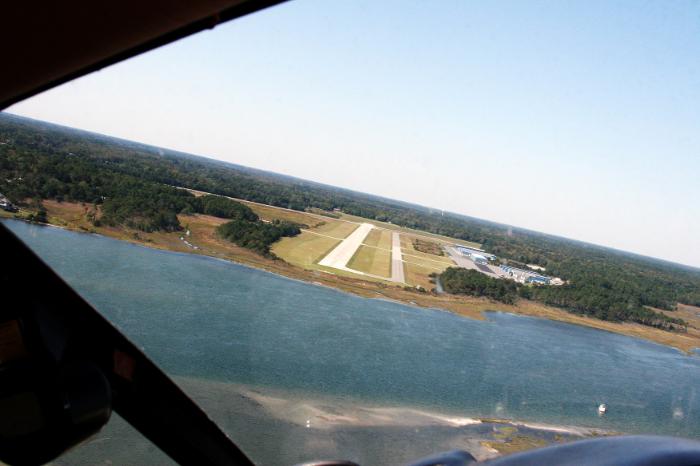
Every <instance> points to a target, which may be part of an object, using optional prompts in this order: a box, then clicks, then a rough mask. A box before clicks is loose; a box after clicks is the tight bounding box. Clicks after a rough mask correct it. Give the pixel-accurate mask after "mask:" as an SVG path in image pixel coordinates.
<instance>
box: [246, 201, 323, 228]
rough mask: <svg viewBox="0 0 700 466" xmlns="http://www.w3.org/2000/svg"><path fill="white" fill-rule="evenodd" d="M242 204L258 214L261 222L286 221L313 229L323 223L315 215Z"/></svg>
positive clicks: (247, 203)
mask: <svg viewBox="0 0 700 466" xmlns="http://www.w3.org/2000/svg"><path fill="white" fill-rule="evenodd" d="M242 204H246V205H247V206H248V207H250V208H251V209H252V210H253V212H255V213H256V214H258V217H260V218H262V219H263V220H286V221H288V222H294V223H299V224H302V225H307V226H308V227H314V226H316V225H318V224H320V223H323V222H324V221H325V220H324V219H321V218H318V217H316V216H315V215H309V214H307V213H304V212H295V211H289V210H285V209H278V208H276V207H270V206H264V205H261V204H254V203H252V202H242ZM331 220H332V219H331Z"/></svg>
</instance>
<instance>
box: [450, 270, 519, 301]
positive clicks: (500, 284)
mask: <svg viewBox="0 0 700 466" xmlns="http://www.w3.org/2000/svg"><path fill="white" fill-rule="evenodd" d="M440 283H441V284H442V287H443V288H444V289H445V291H446V292H448V293H452V294H468V295H471V296H485V297H487V298H491V299H494V300H496V301H500V302H502V303H506V304H513V303H514V302H515V300H516V299H517V298H518V286H517V284H516V283H515V282H514V281H511V280H499V279H497V278H491V277H489V276H487V275H484V274H483V273H481V272H478V271H476V270H467V269H462V268H458V267H448V268H447V269H446V270H445V271H444V272H443V273H441V274H440Z"/></svg>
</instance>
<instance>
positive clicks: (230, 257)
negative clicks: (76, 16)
mask: <svg viewBox="0 0 700 466" xmlns="http://www.w3.org/2000/svg"><path fill="white" fill-rule="evenodd" d="M49 212H50V214H51V213H52V212H51V210H49ZM3 214H4V212H3ZM3 218H4V219H8V220H17V221H24V222H27V220H26V219H23V218H16V217H15V216H13V215H0V219H3ZM50 220H53V221H52V222H50V223H47V224H35V225H46V226H52V227H56V228H60V229H63V230H66V231H72V232H76V233H89V234H95V235H100V236H103V237H107V238H111V239H116V240H120V241H124V242H127V243H131V244H134V245H138V246H142V247H147V248H151V249H156V250H162V251H168V252H175V253H181V254H193V255H199V256H206V257H211V258H214V259H218V260H223V261H227V262H230V263H234V264H237V265H241V266H244V267H250V268H254V269H257V270H262V271H265V272H268V273H272V274H275V275H278V276H282V277H285V278H287V279H290V280H294V281H297V282H302V283H307V284H313V285H316V286H323V287H327V288H331V289H334V290H337V291H340V292H343V293H348V294H351V295H354V296H360V297H364V298H371V299H380V300H385V301H387V302H393V303H398V304H402V305H407V306H411V307H416V308H424V309H432V310H437V311H443V312H450V313H453V314H457V315H459V316H461V317H467V318H471V319H475V320H488V318H487V316H486V315H485V314H484V313H485V312H504V313H512V314H515V315H518V316H527V317H535V318H541V319H545V320H552V321H557V322H564V323H567V324H573V325H579V326H583V327H588V328H594V329H597V330H604V331H607V332H611V333H616V334H621V335H626V336H628V337H632V338H639V339H642V340H646V341H649V342H652V343H656V344H660V345H663V346H666V347H671V348H674V349H676V350H678V351H680V352H682V353H683V354H685V355H688V356H691V357H697V356H699V355H700V354H699V351H698V350H700V338H697V337H694V336H688V335H687V334H679V333H672V332H668V331H664V330H659V329H656V328H652V327H646V326H642V325H640V324H633V323H614V322H608V321H601V320H598V319H593V318H590V317H586V316H580V315H576V314H572V313H569V312H567V311H565V310H562V309H558V308H553V307H550V306H546V305H543V304H541V303H537V302H533V301H524V300H521V301H519V302H518V303H517V304H515V305H507V304H502V303H497V302H493V301H490V300H488V299H486V298H477V297H470V296H461V295H459V296H457V295H449V294H437V295H432V294H430V293H420V292H417V291H414V290H406V289H404V288H402V287H398V286H395V285H389V284H383V283H377V282H372V281H368V280H363V279H362V278H360V277H358V278H353V277H345V276H341V275H336V274H332V273H328V272H324V271H318V270H307V269H303V268H301V267H298V266H295V265H292V264H289V263H287V262H285V261H283V260H281V259H269V258H265V257H262V256H259V255H257V254H255V253H253V252H252V251H249V250H246V249H243V248H240V247H238V246H236V245H234V244H225V243H223V242H221V241H219V244H215V245H214V246H217V247H220V248H221V250H214V249H213V247H211V246H209V245H208V246H206V247H204V246H199V247H198V249H193V248H191V247H188V246H186V245H185V244H184V243H183V242H182V241H180V240H179V236H180V235H181V233H180V232H173V233H156V234H154V233H150V234H149V233H143V232H137V231H129V230H127V229H125V228H113V227H90V228H87V227H85V226H82V225H79V224H76V223H75V222H71V221H70V220H67V219H64V218H62V217H60V216H54V215H51V217H50ZM56 220H60V222H61V223H62V224H59V223H56ZM28 223H31V222H28Z"/></svg>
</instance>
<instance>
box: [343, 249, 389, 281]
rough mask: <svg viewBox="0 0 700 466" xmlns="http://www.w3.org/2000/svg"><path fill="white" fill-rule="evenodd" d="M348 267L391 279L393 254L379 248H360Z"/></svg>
mask: <svg viewBox="0 0 700 466" xmlns="http://www.w3.org/2000/svg"><path fill="white" fill-rule="evenodd" d="M348 267H349V268H351V269H353V270H358V271H360V272H365V273H369V274H372V275H379V276H380V277H386V278H389V277H391V252H390V251H387V250H385V249H379V248H377V247H369V246H360V247H359V248H358V249H357V252H356V253H355V255H354V256H353V257H352V259H350V262H348Z"/></svg>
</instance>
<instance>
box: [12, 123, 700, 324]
mask: <svg viewBox="0 0 700 466" xmlns="http://www.w3.org/2000/svg"><path fill="white" fill-rule="evenodd" d="M177 187H187V188H192V189H197V190H201V191H206V192H210V193H214V194H218V195H224V196H230V197H235V198H240V199H245V200H250V201H256V202H261V203H265V204H269V205H273V206H279V207H286V208H290V209H295V210H310V209H322V210H324V211H332V210H333V209H339V210H341V211H342V212H345V213H348V214H353V215H358V216H362V217H365V218H369V219H375V220H381V221H387V222H392V223H394V224H397V225H401V226H405V227H409V228H415V229H418V230H423V231H427V232H431V233H437V234H442V235H446V236H451V237H454V238H459V239H464V240H469V241H475V242H478V243H481V244H482V245H483V246H482V247H483V248H484V249H485V250H487V251H488V252H491V253H494V254H496V255H498V256H499V257H500V258H503V259H505V260H511V261H517V262H521V263H530V264H537V265H540V266H543V267H546V269H547V274H549V275H553V276H559V277H561V278H562V279H564V280H566V281H567V285H564V286H560V287H530V288H528V289H527V290H524V291H519V293H520V294H521V295H523V296H526V297H529V298H531V299H536V300H539V301H542V302H545V303H547V304H551V305H554V306H559V307H562V308H564V309H567V310H569V311H571V312H576V313H580V314H587V315H592V316H595V317H599V318H602V319H607V320H615V321H627V320H632V321H637V322H641V323H645V324H647V325H658V322H660V321H665V316H664V315H663V314H661V313H658V312H655V311H653V310H650V309H649V308H650V307H654V308H660V309H664V310H673V309H674V308H675V305H676V303H677V302H682V303H685V304H693V305H700V270H698V269H694V268H690V267H685V266H681V265H678V264H673V263H670V262H665V261H662V260H658V259H651V258H647V257H643V256H638V255H634V254H629V253H624V252H620V251H616V250H613V249H609V248H604V247H600V246H595V245H591V244H587V243H581V242H577V241H571V240H567V239H564V238H559V237H555V236H550V235H544V234H541V233H536V232H532V231H528V230H524V229H519V228H514V227H508V226H505V225H500V224H496V223H492V222H487V221H484V220H479V219H475V218H472V217H467V216H463V215H458V214H451V213H447V212H445V213H444V214H443V213H442V212H441V211H438V210H435V209H430V208H427V207H422V206H417V205H413V204H407V203H404V202H400V201H394V200H390V199H386V198H382V197H377V196H371V195H368V194H363V193H357V192H354V191H349V190H345V189H339V188H334V187H331V186H326V185H322V184H318V183H313V182H309V181H305V180H300V179H297V178H292V177H287V176H281V175H276V174H272V173H268V172H264V171H261V170H255V169H251V168H246V167H241V166H238V165H234V164H230V163H225V162H219V161H214V160H210V159H206V158H203V157H198V156H193V155H189V154H183V153H179V152H174V151H170V150H165V149H160V148H156V147H152V146H147V145H143V144H138V143H134V142H129V141H124V140H120V139H116V138H111V137H107V136H102V135H97V134H93V133H88V132H84V131H78V130H74V129H70V128H64V127H60V126H56V125H50V124H47V123H43V122H38V121H34V120H29V119H25V118H20V117H16V116H13V115H9V114H6V113H2V114H0V192H1V193H3V194H5V195H6V196H7V197H9V198H10V200H11V201H13V202H15V203H19V204H22V203H26V202H36V201H37V200H40V199H56V200H64V199H65V200H71V201H79V202H85V203H90V204H95V205H99V206H101V212H102V217H101V218H100V219H96V221H101V222H106V223H108V224H115V225H116V224H119V225H126V226H129V227H132V228H136V229H141V230H144V231H155V230H166V231H173V230H177V229H180V228H181V226H180V224H179V221H178V219H177V214H178V213H181V212H183V213H196V212H202V213H212V214H213V212H219V213H221V210H219V209H220V206H216V205H215V203H212V205H210V206H207V205H205V204H203V203H202V202H203V201H198V200H197V198H195V197H194V196H193V195H191V194H190V193H189V192H187V191H185V190H182V189H178V188H177ZM209 202H212V201H209ZM233 209H235V208H233ZM223 215H230V216H233V217H235V215H236V214H235V213H234V212H228V213H227V214H223ZM233 217H232V218H233ZM232 221H234V220H232ZM246 222H247V220H246ZM250 222H252V223H253V224H259V223H260V222H259V221H257V223H256V221H253V220H250ZM248 227H249V225H247V224H245V223H243V220H241V219H239V217H235V222H234V225H232V226H230V227H228V228H227V229H222V230H221V231H220V234H222V235H223V236H226V237H228V238H232V239H233V238H241V239H239V241H241V242H242V243H245V244H250V245H254V246H251V247H253V248H254V249H256V250H259V251H260V252H262V253H265V251H269V249H265V248H264V247H262V248H261V247H260V243H258V240H260V239H262V238H266V239H271V238H274V237H275V236H276V235H277V234H278V233H279V232H280V231H282V232H284V231H287V232H292V231H293V229H294V227H293V226H289V225H270V226H269V227H262V226H259V231H256V232H255V233H254V234H253V233H252V232H247V231H248V230H247V228H248ZM253 237H257V239H253ZM243 238H245V239H243ZM657 321H658V322H657Z"/></svg>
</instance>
